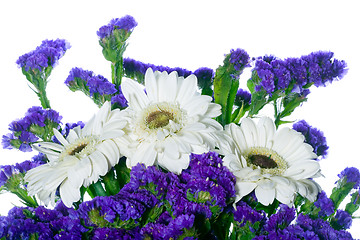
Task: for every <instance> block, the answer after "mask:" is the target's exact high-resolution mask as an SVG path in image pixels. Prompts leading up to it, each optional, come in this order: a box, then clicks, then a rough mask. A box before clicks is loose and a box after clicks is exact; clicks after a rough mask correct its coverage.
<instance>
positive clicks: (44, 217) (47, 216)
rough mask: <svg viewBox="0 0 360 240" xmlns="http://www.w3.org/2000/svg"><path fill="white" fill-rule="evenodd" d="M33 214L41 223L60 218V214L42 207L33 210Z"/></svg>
mask: <svg viewBox="0 0 360 240" xmlns="http://www.w3.org/2000/svg"><path fill="white" fill-rule="evenodd" d="M34 213H35V216H36V217H37V218H38V219H39V220H40V221H41V222H51V221H53V220H55V219H57V218H59V217H61V216H62V215H61V213H60V212H58V211H56V210H52V209H47V208H45V207H44V206H39V207H37V208H35V209H34Z"/></svg>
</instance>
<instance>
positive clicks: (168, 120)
mask: <svg viewBox="0 0 360 240" xmlns="http://www.w3.org/2000/svg"><path fill="white" fill-rule="evenodd" d="M121 89H122V91H123V93H124V96H125V98H126V99H127V100H128V102H129V107H128V108H127V109H126V110H125V111H126V112H127V113H128V117H129V126H128V130H129V131H130V133H129V134H130V135H131V138H132V139H133V142H132V144H131V145H130V147H131V148H132V149H133V154H131V156H127V164H128V166H129V167H130V166H134V165H136V164H137V163H139V162H140V163H144V164H145V165H147V166H151V165H154V164H156V165H160V166H161V167H163V168H165V169H167V170H169V171H172V172H175V173H180V172H181V171H182V169H185V168H187V167H188V165H189V154H190V153H196V154H200V153H204V152H207V151H209V150H210V149H214V147H215V142H216V141H217V138H216V133H217V132H218V131H219V130H222V126H221V125H220V124H219V123H218V122H217V121H215V120H214V119H212V118H214V117H217V116H219V115H220V114H221V107H220V105H218V104H215V103H211V101H212V98H211V97H210V96H204V95H200V94H199V93H198V91H197V78H196V77H195V76H194V75H190V76H188V77H187V78H185V79H184V78H183V77H178V75H177V72H172V73H170V74H168V73H167V72H155V73H154V72H153V71H152V70H151V69H148V70H147V71H146V73H145V89H146V93H145V91H144V86H142V85H140V84H138V83H137V82H135V81H133V80H131V79H124V80H123V83H122V86H121Z"/></svg>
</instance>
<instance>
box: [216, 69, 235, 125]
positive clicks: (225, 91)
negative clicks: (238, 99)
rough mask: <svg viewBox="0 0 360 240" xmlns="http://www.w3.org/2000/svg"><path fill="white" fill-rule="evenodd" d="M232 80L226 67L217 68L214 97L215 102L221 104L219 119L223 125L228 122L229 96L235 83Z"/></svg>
mask: <svg viewBox="0 0 360 240" xmlns="http://www.w3.org/2000/svg"><path fill="white" fill-rule="evenodd" d="M232 81H233V79H232V77H231V76H230V75H229V74H227V72H226V69H225V68H224V67H222V66H220V67H219V68H218V69H217V70H216V74H215V78H214V99H215V103H218V104H220V105H221V112H222V114H221V115H220V116H219V117H218V118H217V119H218V121H219V122H220V123H221V124H222V125H223V126H224V125H225V124H226V123H227V122H226V116H227V115H228V114H227V110H228V98H229V94H230V91H231V88H232V85H233V83H232Z"/></svg>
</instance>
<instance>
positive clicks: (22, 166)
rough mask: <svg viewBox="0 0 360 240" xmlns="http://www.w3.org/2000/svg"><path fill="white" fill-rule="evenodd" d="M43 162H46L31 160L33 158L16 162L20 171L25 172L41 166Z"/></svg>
mask: <svg viewBox="0 0 360 240" xmlns="http://www.w3.org/2000/svg"><path fill="white" fill-rule="evenodd" d="M43 163H44V162H35V161H31V160H26V161H24V162H21V163H16V164H15V168H16V169H17V170H18V171H19V173H25V172H27V171H29V170H30V169H33V168H35V167H37V166H40V165H41V164H43Z"/></svg>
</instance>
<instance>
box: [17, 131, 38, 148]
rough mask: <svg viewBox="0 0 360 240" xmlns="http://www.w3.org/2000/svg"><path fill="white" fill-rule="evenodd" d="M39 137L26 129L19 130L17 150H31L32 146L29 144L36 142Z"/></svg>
mask: <svg viewBox="0 0 360 240" xmlns="http://www.w3.org/2000/svg"><path fill="white" fill-rule="evenodd" d="M38 139H39V138H38V137H37V136H35V134H33V133H31V132H27V131H23V132H21V134H20V136H19V140H20V142H21V144H20V146H19V150H20V151H22V152H31V151H32V148H31V146H30V144H31V143H33V142H36V141H37V140H38Z"/></svg>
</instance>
